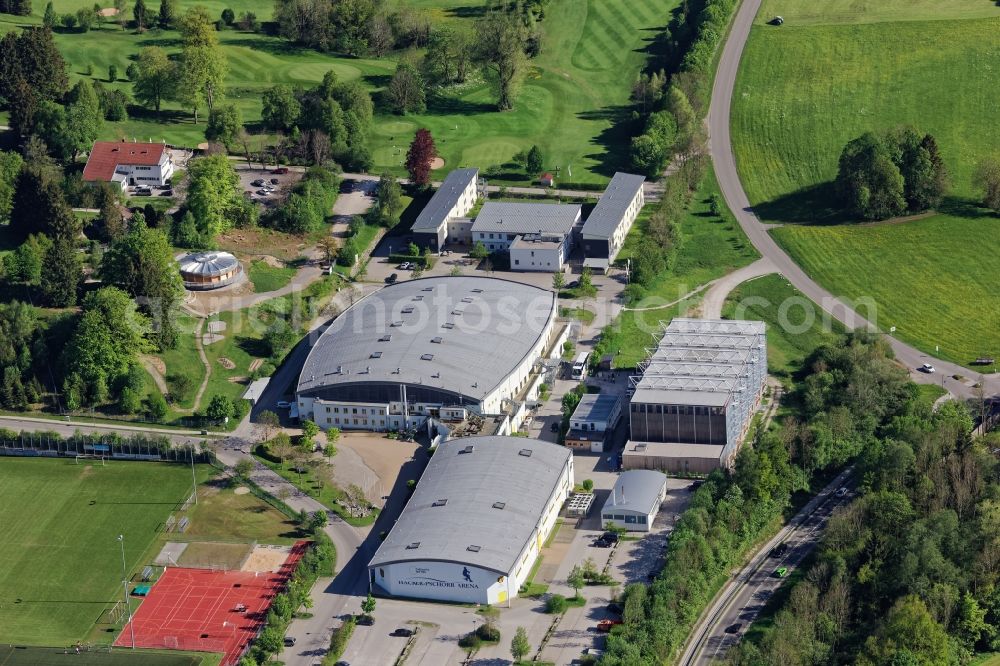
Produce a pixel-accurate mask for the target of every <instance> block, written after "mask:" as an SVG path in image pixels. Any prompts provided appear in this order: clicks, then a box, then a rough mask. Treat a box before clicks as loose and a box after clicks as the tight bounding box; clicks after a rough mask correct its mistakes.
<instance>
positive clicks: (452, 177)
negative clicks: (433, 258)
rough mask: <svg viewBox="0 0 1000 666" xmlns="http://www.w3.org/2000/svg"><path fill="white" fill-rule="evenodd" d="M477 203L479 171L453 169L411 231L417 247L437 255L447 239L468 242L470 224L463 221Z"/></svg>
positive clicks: (421, 212)
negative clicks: (424, 248) (427, 248)
mask: <svg viewBox="0 0 1000 666" xmlns="http://www.w3.org/2000/svg"><path fill="white" fill-rule="evenodd" d="M478 199H479V169H455V170H454V171H452V172H451V173H449V174H448V176H447V177H446V178H445V179H444V182H442V183H441V187H439V188H438V190H437V192H435V193H434V195H433V196H432V197H431V199H430V201H428V202H427V205H426V206H424V209H423V210H422V211H420V215H418V216H417V219H416V220H415V221H414V222H413V226H412V227H411V230H412V231H413V235H414V239H415V241H416V243H417V244H418V245H421V246H423V247H429V248H430V249H431V250H432V251H433V252H440V251H441V248H443V247H444V245H445V243H446V242H448V240H449V238H453V237H455V236H458V238H457V239H456V240H458V241H459V242H468V237H467V236H466V234H467V233H468V227H469V224H470V223H471V220H467V219H465V218H464V215H465V214H466V213H468V212H469V211H470V210H472V208H473V207H474V206H475V205H476V201H477V200H478Z"/></svg>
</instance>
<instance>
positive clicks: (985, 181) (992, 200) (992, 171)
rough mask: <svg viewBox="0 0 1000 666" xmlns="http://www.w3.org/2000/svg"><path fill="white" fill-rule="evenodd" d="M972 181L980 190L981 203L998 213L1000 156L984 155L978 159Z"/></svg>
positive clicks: (999, 205)
mask: <svg viewBox="0 0 1000 666" xmlns="http://www.w3.org/2000/svg"><path fill="white" fill-rule="evenodd" d="M972 182H973V184H974V185H975V186H976V187H978V188H979V190H980V191H981V192H982V195H983V198H982V202H983V205H984V206H986V207H987V208H991V209H993V211H995V212H997V213H1000V158H997V157H984V158H983V159H982V160H980V161H979V163H978V164H977V165H976V170H975V172H974V173H973V176H972Z"/></svg>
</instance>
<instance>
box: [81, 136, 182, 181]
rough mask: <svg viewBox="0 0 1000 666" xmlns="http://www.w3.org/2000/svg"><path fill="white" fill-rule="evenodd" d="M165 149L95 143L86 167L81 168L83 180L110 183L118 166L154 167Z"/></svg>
mask: <svg viewBox="0 0 1000 666" xmlns="http://www.w3.org/2000/svg"><path fill="white" fill-rule="evenodd" d="M165 148H166V146H164V145H163V144H162V143H127V142H125V141H95V142H94V147H93V149H92V150H91V151H90V157H89V158H88V159H87V166H85V167H84V168H83V179H84V180H107V181H110V180H111V177H112V176H114V175H115V167H117V166H118V165H119V164H132V165H138V166H156V165H157V164H159V163H160V158H161V157H163V151H164V149H165Z"/></svg>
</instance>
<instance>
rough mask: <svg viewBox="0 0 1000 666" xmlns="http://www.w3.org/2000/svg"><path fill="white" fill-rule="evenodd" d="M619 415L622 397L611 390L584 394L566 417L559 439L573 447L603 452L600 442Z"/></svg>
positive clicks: (607, 434) (606, 435)
mask: <svg viewBox="0 0 1000 666" xmlns="http://www.w3.org/2000/svg"><path fill="white" fill-rule="evenodd" d="M621 416H622V397H621V395H619V394H617V393H615V394H611V393H584V394H583V396H582V397H581V398H580V403H579V404H578V405H577V406H576V409H575V410H573V415H572V416H570V418H569V431H568V432H567V433H566V437H565V438H564V439H563V441H564V442H565V443H566V446H569V447H571V448H574V449H586V450H589V451H590V452H591V453H600V452H602V451H604V442H605V440H606V439H607V437H608V436H609V435H610V434H611V433H612V432H613V431H614V429H615V426H616V425H618V422H619V421H620V420H621Z"/></svg>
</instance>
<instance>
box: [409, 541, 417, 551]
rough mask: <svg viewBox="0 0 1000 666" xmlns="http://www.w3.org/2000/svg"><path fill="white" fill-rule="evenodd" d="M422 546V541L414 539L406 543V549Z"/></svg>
mask: <svg viewBox="0 0 1000 666" xmlns="http://www.w3.org/2000/svg"><path fill="white" fill-rule="evenodd" d="M417 548H420V542H419V541H414V542H413V543H409V544H406V550H416V549H417Z"/></svg>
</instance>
